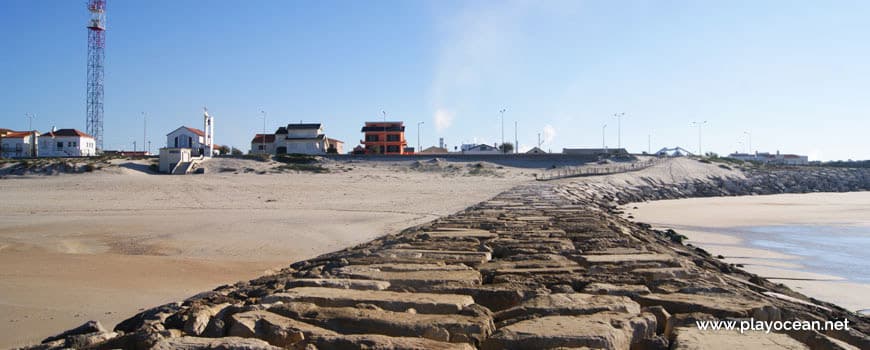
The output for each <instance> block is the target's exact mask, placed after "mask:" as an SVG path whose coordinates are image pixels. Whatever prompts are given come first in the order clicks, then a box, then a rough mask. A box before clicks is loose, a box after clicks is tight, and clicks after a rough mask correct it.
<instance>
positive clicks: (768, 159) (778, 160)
mask: <svg viewBox="0 0 870 350" xmlns="http://www.w3.org/2000/svg"><path fill="white" fill-rule="evenodd" d="M728 158H734V159H738V160H742V161H752V162H760V163H765V164H777V165H807V164H809V157H807V156H802V155H797V154H780V153H779V151H776V154H770V153H768V152H760V153H759V152H755V154H750V153H731V154H729V155H728Z"/></svg>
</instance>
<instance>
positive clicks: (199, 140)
mask: <svg viewBox="0 0 870 350" xmlns="http://www.w3.org/2000/svg"><path fill="white" fill-rule="evenodd" d="M202 125H203V129H204V130H205V131H203V130H200V129H197V128H192V127H189V126H180V127H178V129H175V130H173V131H172V132H170V133H168V134H166V148H190V150H191V152H190V153H191V155H192V156H197V157H198V156H205V157H211V156H212V155H214V118H213V117H212V116H210V115H209V114H208V109H205V108H204V109H203V121H202Z"/></svg>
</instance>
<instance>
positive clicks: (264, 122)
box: [260, 108, 267, 154]
mask: <svg viewBox="0 0 870 350" xmlns="http://www.w3.org/2000/svg"><path fill="white" fill-rule="evenodd" d="M260 114H262V115H263V139H262V141H263V142H262V144H263V154H266V153H267V152H266V111H265V110H263V109H262V108H261V109H260Z"/></svg>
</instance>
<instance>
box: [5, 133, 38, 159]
mask: <svg viewBox="0 0 870 350" xmlns="http://www.w3.org/2000/svg"><path fill="white" fill-rule="evenodd" d="M38 139H39V132H38V131H35V130H34V131H12V130H8V129H4V130H3V132H2V133H0V157H3V158H30V157H36V156H37V155H38V146H37V140H38Z"/></svg>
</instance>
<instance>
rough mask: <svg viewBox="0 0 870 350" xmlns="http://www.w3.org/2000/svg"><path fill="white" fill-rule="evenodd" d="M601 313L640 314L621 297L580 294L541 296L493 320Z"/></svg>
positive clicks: (635, 304)
mask: <svg viewBox="0 0 870 350" xmlns="http://www.w3.org/2000/svg"><path fill="white" fill-rule="evenodd" d="M601 311H614V312H625V313H630V314H638V313H640V305H638V304H637V303H636V302H634V301H632V300H631V299H629V298H627V297H623V296H610V295H595V294H582V293H567V294H549V295H541V296H538V297H535V298H533V299H531V300H528V301H526V302H524V303H522V304H520V305H518V306H516V307H513V308H510V309H507V310H504V311H500V312H497V313H496V314H495V319H496V320H497V321H504V320H509V319H513V318H521V319H522V318H527V317H531V316H549V315H563V316H569V315H588V314H594V313H597V312H601Z"/></svg>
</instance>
